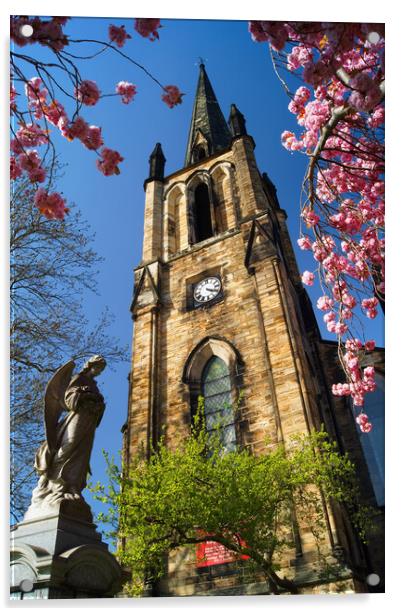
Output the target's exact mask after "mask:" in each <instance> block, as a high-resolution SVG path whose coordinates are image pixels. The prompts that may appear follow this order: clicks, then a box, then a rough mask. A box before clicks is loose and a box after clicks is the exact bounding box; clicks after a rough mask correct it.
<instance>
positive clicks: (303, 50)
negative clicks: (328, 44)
mask: <svg viewBox="0 0 401 616" xmlns="http://www.w3.org/2000/svg"><path fill="white" fill-rule="evenodd" d="M312 58H313V56H312V52H311V50H310V49H308V48H307V47H303V46H301V45H298V46H296V47H293V48H292V50H291V53H289V54H288V56H287V65H288V68H289V69H290V71H295V70H296V69H297V68H300V67H301V66H305V64H308V63H309V62H311V60H312Z"/></svg>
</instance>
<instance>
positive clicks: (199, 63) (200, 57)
mask: <svg viewBox="0 0 401 616" xmlns="http://www.w3.org/2000/svg"><path fill="white" fill-rule="evenodd" d="M205 62H206V60H205V59H204V58H202V56H199V58H198V62H197V64H198V66H202V64H203V65H204V64H205Z"/></svg>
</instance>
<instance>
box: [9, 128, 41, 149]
mask: <svg viewBox="0 0 401 616" xmlns="http://www.w3.org/2000/svg"><path fill="white" fill-rule="evenodd" d="M48 141H49V138H48V135H47V133H46V131H45V130H44V129H43V128H41V127H40V126H39V124H24V125H23V126H21V128H20V129H18V131H17V133H16V136H15V139H13V140H12V141H11V149H12V150H13V152H15V153H16V154H20V153H21V152H23V150H24V148H30V147H36V146H38V145H42V144H44V143H47V142H48Z"/></svg>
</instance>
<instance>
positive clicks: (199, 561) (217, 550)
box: [196, 541, 249, 567]
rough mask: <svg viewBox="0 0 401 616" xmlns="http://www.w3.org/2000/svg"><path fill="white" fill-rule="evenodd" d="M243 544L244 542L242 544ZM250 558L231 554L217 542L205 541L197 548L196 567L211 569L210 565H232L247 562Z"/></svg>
mask: <svg viewBox="0 0 401 616" xmlns="http://www.w3.org/2000/svg"><path fill="white" fill-rule="evenodd" d="M241 543H242V542H241ZM248 558H249V556H246V555H245V554H241V556H239V555H238V554H236V553H235V552H231V550H228V549H227V548H226V547H224V545H221V543H218V542H217V541H204V542H203V543H198V545H197V546H196V566H197V567H210V565H222V564H223V563H231V562H234V561H235V560H238V559H241V560H246V559H248Z"/></svg>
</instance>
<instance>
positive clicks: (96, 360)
mask: <svg viewBox="0 0 401 616" xmlns="http://www.w3.org/2000/svg"><path fill="white" fill-rule="evenodd" d="M105 367H106V360H105V358H104V357H102V356H101V355H92V357H90V358H89V359H88V361H86V362H85V363H84V367H83V368H82V372H89V373H90V374H91V375H92V376H97V375H98V374H100V373H101V372H103V370H104V369H105Z"/></svg>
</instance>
